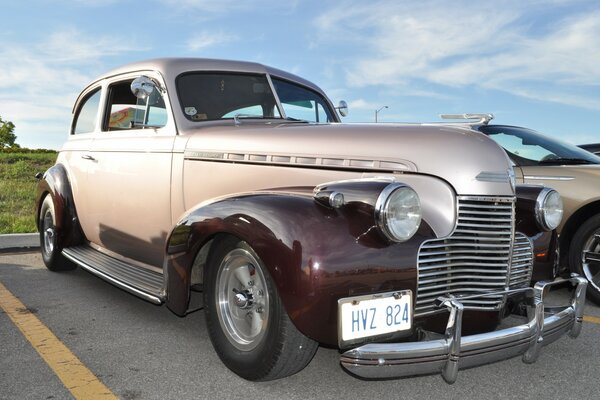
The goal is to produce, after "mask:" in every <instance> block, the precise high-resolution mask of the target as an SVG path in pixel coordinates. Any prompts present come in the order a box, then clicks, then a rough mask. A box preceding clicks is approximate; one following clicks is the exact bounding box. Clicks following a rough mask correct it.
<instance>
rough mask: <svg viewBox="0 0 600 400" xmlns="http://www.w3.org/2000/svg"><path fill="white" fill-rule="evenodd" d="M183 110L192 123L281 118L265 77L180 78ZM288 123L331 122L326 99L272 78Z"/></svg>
mask: <svg viewBox="0 0 600 400" xmlns="http://www.w3.org/2000/svg"><path fill="white" fill-rule="evenodd" d="M176 83H177V92H178V94H179V101H180V102H181V108H182V110H183V113H184V114H185V116H186V118H187V119H188V120H190V121H215V120H222V119H234V118H235V119H239V118H282V116H281V114H282V113H281V112H280V110H279V108H278V106H277V101H276V100H275V96H274V94H273V91H272V90H271V86H270V85H269V81H268V79H267V76H266V75H260V74H243V73H230V72H219V73H215V72H209V73H206V72H194V73H188V74H183V75H180V76H179V77H178V78H177V82H176ZM273 85H274V86H275V90H276V91H277V95H278V97H279V100H280V101H281V105H282V107H283V108H284V110H285V115H286V117H287V119H288V120H294V121H303V122H314V123H319V122H332V121H334V119H333V117H332V111H331V109H330V108H329V107H328V105H327V104H328V103H327V101H326V100H325V99H324V98H323V96H321V95H319V94H318V93H316V92H314V91H312V90H309V89H307V88H305V87H303V86H300V85H297V84H294V83H291V82H288V81H283V80H280V79H276V78H273Z"/></svg>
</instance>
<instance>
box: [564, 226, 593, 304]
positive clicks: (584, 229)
mask: <svg viewBox="0 0 600 400" xmlns="http://www.w3.org/2000/svg"><path fill="white" fill-rule="evenodd" d="M586 251H588V252H592V253H595V254H596V255H600V215H594V216H593V217H591V218H590V219H588V220H587V221H586V222H585V223H584V224H583V225H581V226H580V227H579V229H578V230H577V232H575V235H574V236H573V240H572V241H571V246H570V248H569V265H570V266H571V271H573V272H576V273H578V274H580V275H581V276H583V277H584V278H586V279H587V280H588V282H589V283H588V287H587V297H588V299H590V300H592V301H593V302H594V303H596V304H600V260H598V261H594V260H593V259H592V258H591V257H589V256H588V257H587V258H586V257H585V255H584V252H586ZM595 258H596V259H598V258H600V257H599V256H596V257H595Z"/></svg>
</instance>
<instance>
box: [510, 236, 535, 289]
mask: <svg viewBox="0 0 600 400" xmlns="http://www.w3.org/2000/svg"><path fill="white" fill-rule="evenodd" d="M532 273H533V244H532V243H531V241H530V240H529V238H528V237H527V236H525V235H523V234H522V233H517V234H516V235H515V242H514V244H513V251H512V258H511V265H510V278H509V284H508V287H509V288H511V289H516V288H520V287H525V286H529V282H530V281H531V274H532Z"/></svg>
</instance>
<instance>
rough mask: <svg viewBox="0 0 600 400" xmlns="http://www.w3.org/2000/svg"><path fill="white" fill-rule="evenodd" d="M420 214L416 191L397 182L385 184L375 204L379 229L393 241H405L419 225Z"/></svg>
mask: <svg viewBox="0 0 600 400" xmlns="http://www.w3.org/2000/svg"><path fill="white" fill-rule="evenodd" d="M421 215H422V213H421V203H420V201H419V195H418V194H417V192H415V191H414V190H413V189H412V188H410V187H408V186H405V185H402V184H399V183H391V184H389V185H388V186H386V187H385V188H384V189H383V190H382V191H381V193H380V194H379V197H378V198H377V202H376V204H375V219H376V221H377V225H378V226H379V229H381V231H382V232H383V233H384V234H385V236H387V237H388V238H389V239H390V240H393V241H395V242H405V241H407V240H408V239H410V238H411V237H413V235H414V234H415V233H416V232H417V229H419V225H421Z"/></svg>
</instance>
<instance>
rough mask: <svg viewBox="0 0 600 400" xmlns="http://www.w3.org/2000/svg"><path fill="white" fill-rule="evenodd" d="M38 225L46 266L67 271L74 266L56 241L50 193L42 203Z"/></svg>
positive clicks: (51, 269) (54, 214)
mask: <svg viewBox="0 0 600 400" xmlns="http://www.w3.org/2000/svg"><path fill="white" fill-rule="evenodd" d="M38 227H39V231H40V249H41V251H42V259H43V260H44V264H46V268H48V269H49V270H50V271H68V270H72V269H74V268H76V265H75V264H74V263H72V262H71V261H69V260H67V259H66V258H65V257H64V256H63V255H62V253H61V252H62V247H61V246H60V242H59V241H58V233H57V229H56V213H55V212H54V203H53V202H52V198H51V197H50V195H47V196H46V197H45V198H44V202H43V203H42V207H41V209H40V219H39V221H38Z"/></svg>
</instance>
